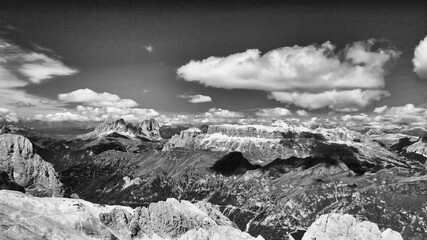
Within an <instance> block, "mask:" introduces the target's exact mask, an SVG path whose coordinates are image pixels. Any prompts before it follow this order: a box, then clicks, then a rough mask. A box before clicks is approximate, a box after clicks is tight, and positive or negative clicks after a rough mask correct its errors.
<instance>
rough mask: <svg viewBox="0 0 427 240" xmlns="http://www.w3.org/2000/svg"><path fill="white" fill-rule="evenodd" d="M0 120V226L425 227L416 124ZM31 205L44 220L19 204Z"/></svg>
mask: <svg viewBox="0 0 427 240" xmlns="http://www.w3.org/2000/svg"><path fill="white" fill-rule="evenodd" d="M1 129H2V130H1V132H2V133H1V135H0V143H1V145H0V158H1V161H0V172H1V175H0V176H1V178H0V189H5V190H2V191H0V194H1V195H2V197H1V200H0V201H2V203H1V204H2V206H5V207H4V208H2V211H3V213H1V214H3V215H5V216H8V218H6V219H2V220H0V221H2V226H7V227H4V228H3V230H0V232H1V233H0V236H4V238H5V239H21V238H19V237H17V236H20V234H22V235H21V236H25V237H23V238H28V239H38V238H41V236H42V235H43V236H46V238H47V239H57V238H59V237H62V238H65V239H69V238H72V239H99V238H101V239H115V238H117V239H291V237H292V238H294V239H297V238H299V239H307V240H308V239H310V240H312V239H402V237H403V238H404V239H409V240H412V239H413V240H415V239H425V238H427V234H426V232H427V223H426V222H425V219H427V211H426V209H427V208H426V206H427V205H426V202H427V201H426V200H427V168H426V167H427V166H426V160H427V151H426V149H427V141H426V138H425V137H419V136H416V135H408V134H405V133H383V132H381V131H364V132H358V131H354V130H350V129H347V128H343V127H341V128H328V127H322V126H316V127H307V126H304V125H296V124H291V123H288V122H286V121H276V122H274V123H272V124H269V125H236V124H221V125H208V126H190V127H183V126H174V127H171V126H160V125H159V124H158V123H157V122H156V120H154V119H150V120H144V121H142V122H141V123H139V124H134V123H126V122H125V121H124V120H123V119H119V120H116V121H107V122H105V123H103V124H100V125H99V126H98V127H96V128H94V129H93V130H92V131H89V132H86V133H83V134H78V135H69V136H66V137H64V136H63V135H61V136H59V135H56V134H51V133H43V132H40V131H38V130H35V129H27V128H17V127H13V126H3V127H2V128H1ZM10 190H14V191H10ZM47 196H49V197H51V196H54V198H46V197H47ZM27 206H33V208H32V207H27ZM14 209H21V210H22V213H21V215H16V216H14V217H9V216H11V215H10V213H11V212H13V211H15V210H14ZM37 209H45V211H46V212H47V213H48V214H45V215H44V218H45V219H44V220H43V221H36V220H31V221H30V220H28V219H27V218H25V217H24V216H36V215H37V214H38V212H37V211H38V210H37ZM59 209H61V210H59ZM58 211H60V212H61V211H62V213H63V215H61V216H64V219H63V220H59V219H58V218H60V216H58V214H55V212H58ZM73 213H78V214H73ZM46 223H55V224H56V225H55V224H54V225H47V224H46ZM391 229H393V230H394V231H393V230H391ZM299 231H301V232H302V234H299V235H298V234H296V233H297V232H299ZM305 231H306V232H305ZM304 232H305V234H304ZM340 232H343V234H341V233H340ZM344 233H345V234H344ZM334 234H335V235H334ZM336 234H338V235H339V236H340V238H338V237H337V236H338V235H336ZM363 234H365V235H363ZM297 235H298V236H297ZM300 235H301V236H300ZM70 236H72V237H70Z"/></svg>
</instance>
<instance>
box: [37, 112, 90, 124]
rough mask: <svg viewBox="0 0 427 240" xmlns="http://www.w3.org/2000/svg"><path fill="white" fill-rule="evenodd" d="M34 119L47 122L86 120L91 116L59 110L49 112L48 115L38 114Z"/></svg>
mask: <svg viewBox="0 0 427 240" xmlns="http://www.w3.org/2000/svg"><path fill="white" fill-rule="evenodd" d="M34 120H38V121H45V122H83V121H84V122H86V121H89V118H88V117H86V116H82V115H80V114H76V113H71V112H68V111H67V112H57V113H49V114H46V115H43V114H37V115H35V116H34Z"/></svg>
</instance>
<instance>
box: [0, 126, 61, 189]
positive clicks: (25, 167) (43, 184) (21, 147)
mask: <svg viewBox="0 0 427 240" xmlns="http://www.w3.org/2000/svg"><path fill="white" fill-rule="evenodd" d="M0 172H4V173H6V174H7V175H8V177H9V178H10V181H13V182H15V183H17V184H19V185H20V186H22V187H24V188H25V189H26V190H27V192H29V193H32V194H34V195H39V196H61V195H62V194H63V192H62V184H61V182H60V181H59V180H58V177H57V174H56V172H55V170H54V168H53V167H52V165H51V164H50V163H48V162H46V161H44V160H43V159H42V158H41V157H40V156H39V155H37V154H36V153H35V152H34V149H33V145H32V143H31V142H30V141H29V140H28V139H27V138H25V137H23V136H20V135H15V134H2V135H0Z"/></svg>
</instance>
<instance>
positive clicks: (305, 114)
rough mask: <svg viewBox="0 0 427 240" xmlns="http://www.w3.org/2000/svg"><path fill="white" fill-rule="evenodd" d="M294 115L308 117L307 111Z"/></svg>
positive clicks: (297, 112)
mask: <svg viewBox="0 0 427 240" xmlns="http://www.w3.org/2000/svg"><path fill="white" fill-rule="evenodd" d="M295 113H296V114H297V115H298V116H300V117H307V116H308V115H310V114H309V113H308V112H307V111H304V110H297V111H296V112H295Z"/></svg>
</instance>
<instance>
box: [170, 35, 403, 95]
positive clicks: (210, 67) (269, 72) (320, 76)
mask: <svg viewBox="0 0 427 240" xmlns="http://www.w3.org/2000/svg"><path fill="white" fill-rule="evenodd" d="M374 43H375V41H374V40H368V41H366V42H356V43H354V44H352V45H349V46H347V47H346V49H344V50H343V51H342V52H339V53H335V51H334V50H335V46H334V45H332V44H331V43H329V42H326V43H323V44H322V45H320V46H316V45H311V46H306V47H301V46H292V47H283V48H279V49H275V50H272V51H269V52H267V53H265V54H264V55H261V52H260V51H259V50H257V49H249V50H247V51H245V52H242V53H236V54H232V55H229V56H227V57H209V58H206V59H204V60H201V61H197V60H192V61H190V62H189V63H188V64H186V65H184V66H182V67H180V68H179V69H178V71H177V73H178V76H179V77H181V78H183V79H185V80H186V81H195V82H200V83H201V84H204V85H206V86H212V87H218V88H226V89H233V88H241V89H257V90H265V91H292V90H307V91H309V90H319V89H326V90H328V89H348V88H363V89H372V88H382V87H384V77H383V75H384V65H385V64H386V63H387V62H389V61H390V60H392V59H393V58H395V57H397V56H398V55H399V53H398V52H396V51H394V50H391V49H379V50H376V51H372V49H371V48H372V46H373V44H374Z"/></svg>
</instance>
